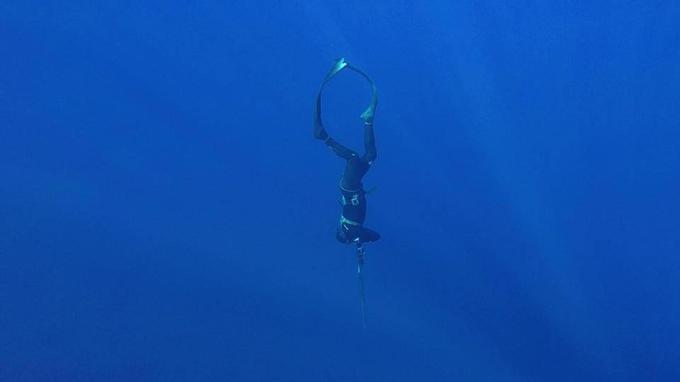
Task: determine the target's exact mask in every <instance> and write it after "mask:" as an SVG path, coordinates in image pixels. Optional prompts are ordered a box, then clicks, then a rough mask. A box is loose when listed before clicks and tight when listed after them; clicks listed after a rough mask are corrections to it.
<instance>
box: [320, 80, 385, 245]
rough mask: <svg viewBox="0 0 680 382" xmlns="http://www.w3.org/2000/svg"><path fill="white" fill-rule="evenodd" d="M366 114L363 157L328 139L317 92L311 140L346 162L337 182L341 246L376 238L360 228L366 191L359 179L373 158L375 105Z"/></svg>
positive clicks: (339, 239) (373, 232)
mask: <svg viewBox="0 0 680 382" xmlns="http://www.w3.org/2000/svg"><path fill="white" fill-rule="evenodd" d="M369 110H370V113H365V115H363V116H362V118H363V119H364V150H365V152H364V155H362V156H359V154H358V153H356V152H355V151H352V150H350V149H348V148H347V147H345V146H343V145H342V144H340V143H339V142H337V141H336V140H334V139H333V138H331V137H330V136H329V135H328V132H326V129H324V127H323V123H322V122H321V92H319V95H318V96H317V100H316V114H315V120H314V138H316V139H319V140H322V141H323V142H324V143H325V144H326V145H327V146H328V147H329V148H331V150H333V152H335V154H337V155H338V156H339V157H341V158H343V159H344V160H345V161H346V165H345V171H344V174H343V176H342V179H341V180H340V203H341V205H342V214H341V215H340V224H339V226H338V229H337V232H336V238H337V239H338V241H340V242H342V243H356V244H362V243H368V242H372V241H376V240H378V239H379V238H380V234H378V233H377V232H375V231H373V230H370V229H368V228H365V227H364V226H363V224H364V221H365V220H366V191H365V190H364V187H363V184H362V179H363V177H364V175H366V173H367V172H368V170H369V169H370V167H371V164H372V163H373V161H374V160H375V158H376V156H377V152H376V148H375V136H374V134H373V111H374V110H375V102H374V103H373V104H372V105H371V107H370V108H369Z"/></svg>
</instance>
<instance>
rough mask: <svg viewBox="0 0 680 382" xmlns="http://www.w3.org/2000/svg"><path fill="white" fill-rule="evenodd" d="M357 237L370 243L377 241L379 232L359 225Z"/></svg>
mask: <svg viewBox="0 0 680 382" xmlns="http://www.w3.org/2000/svg"><path fill="white" fill-rule="evenodd" d="M358 237H359V240H360V241H361V242H362V243H370V242H373V241H378V240H379V239H380V234H379V233H377V232H375V231H374V230H372V229H368V228H364V227H361V228H360V232H359V234H358Z"/></svg>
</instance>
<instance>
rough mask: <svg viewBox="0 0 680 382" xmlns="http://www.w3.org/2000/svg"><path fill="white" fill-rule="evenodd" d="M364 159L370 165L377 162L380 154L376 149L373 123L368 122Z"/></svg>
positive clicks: (366, 124)
mask: <svg viewBox="0 0 680 382" xmlns="http://www.w3.org/2000/svg"><path fill="white" fill-rule="evenodd" d="M364 150H365V153H364V157H363V158H362V159H363V160H364V161H365V162H368V163H369V164H370V163H371V162H373V161H374V160H375V158H376V157H377V156H378V153H377V151H376V149H375V135H374V133H373V122H366V123H365V124H364Z"/></svg>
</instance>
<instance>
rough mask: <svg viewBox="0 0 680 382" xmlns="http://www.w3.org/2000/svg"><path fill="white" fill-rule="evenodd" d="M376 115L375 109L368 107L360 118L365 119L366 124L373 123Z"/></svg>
mask: <svg viewBox="0 0 680 382" xmlns="http://www.w3.org/2000/svg"><path fill="white" fill-rule="evenodd" d="M374 115H375V110H374V109H373V107H369V108H368V109H366V111H364V112H363V113H361V116H359V118H361V119H363V120H364V123H365V124H367V125H368V124H370V125H372V124H373V116H374Z"/></svg>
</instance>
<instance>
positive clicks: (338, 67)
mask: <svg viewBox="0 0 680 382" xmlns="http://www.w3.org/2000/svg"><path fill="white" fill-rule="evenodd" d="M348 66H349V63H348V62H347V61H345V59H344V58H342V57H341V58H339V59H338V60H337V61H336V62H335V65H333V67H332V68H331V70H329V71H328V74H326V78H324V80H323V82H328V81H329V80H330V79H331V78H333V76H335V75H336V74H338V73H340V72H341V71H342V69H345V68H346V67H348Z"/></svg>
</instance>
